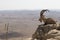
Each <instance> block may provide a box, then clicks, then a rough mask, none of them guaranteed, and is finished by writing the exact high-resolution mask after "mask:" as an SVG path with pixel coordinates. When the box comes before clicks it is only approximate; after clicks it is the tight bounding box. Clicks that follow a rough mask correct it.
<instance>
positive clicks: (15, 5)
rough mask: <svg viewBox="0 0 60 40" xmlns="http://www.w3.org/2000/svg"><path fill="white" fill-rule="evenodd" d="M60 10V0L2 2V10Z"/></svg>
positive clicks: (5, 0) (3, 0) (6, 0)
mask: <svg viewBox="0 0 60 40" xmlns="http://www.w3.org/2000/svg"><path fill="white" fill-rule="evenodd" d="M46 8H47V9H60V0H0V10H24V9H26V10H39V9H46Z"/></svg>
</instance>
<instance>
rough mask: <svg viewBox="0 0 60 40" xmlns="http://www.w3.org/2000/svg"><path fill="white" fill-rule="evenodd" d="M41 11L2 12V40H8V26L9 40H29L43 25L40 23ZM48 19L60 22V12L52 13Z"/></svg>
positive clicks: (0, 37)
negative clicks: (39, 26)
mask: <svg viewBox="0 0 60 40" xmlns="http://www.w3.org/2000/svg"><path fill="white" fill-rule="evenodd" d="M39 14H40V10H2V11H0V40H6V27H5V24H6V25H8V24H9V25H8V40H29V39H31V36H32V34H33V33H34V32H35V30H36V29H37V27H38V25H40V24H41V23H40V22H39V21H38V19H39V16H40V15H39ZM44 15H46V17H52V18H54V19H56V20H58V21H59V20H60V12H59V11H50V12H48V13H46V14H44Z"/></svg>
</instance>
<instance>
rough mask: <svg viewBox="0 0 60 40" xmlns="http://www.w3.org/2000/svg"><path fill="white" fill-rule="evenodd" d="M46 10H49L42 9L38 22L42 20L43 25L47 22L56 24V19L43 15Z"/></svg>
mask: <svg viewBox="0 0 60 40" xmlns="http://www.w3.org/2000/svg"><path fill="white" fill-rule="evenodd" d="M46 11H49V10H47V9H45V10H42V11H41V12H40V18H39V21H40V22H42V21H43V22H44V25H47V24H56V21H55V20H54V19H52V18H46V17H45V16H44V15H43V13H44V12H46Z"/></svg>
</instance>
